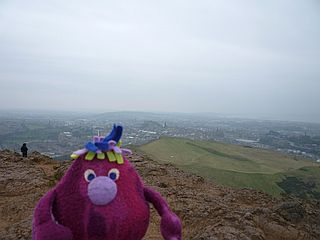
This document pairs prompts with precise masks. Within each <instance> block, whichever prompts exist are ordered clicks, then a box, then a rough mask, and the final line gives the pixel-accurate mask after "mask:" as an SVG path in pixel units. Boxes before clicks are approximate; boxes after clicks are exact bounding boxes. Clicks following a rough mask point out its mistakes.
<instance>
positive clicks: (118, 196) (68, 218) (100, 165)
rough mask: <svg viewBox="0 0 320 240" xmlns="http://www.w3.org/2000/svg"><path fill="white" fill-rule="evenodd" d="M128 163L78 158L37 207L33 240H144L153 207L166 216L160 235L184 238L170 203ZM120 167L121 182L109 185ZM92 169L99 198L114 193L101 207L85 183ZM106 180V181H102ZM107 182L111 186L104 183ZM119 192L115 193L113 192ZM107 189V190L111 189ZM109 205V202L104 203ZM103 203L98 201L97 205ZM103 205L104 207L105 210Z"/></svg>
mask: <svg viewBox="0 0 320 240" xmlns="http://www.w3.org/2000/svg"><path fill="white" fill-rule="evenodd" d="M124 161H125V162H124V164H117V163H110V162H109V161H108V160H99V159H96V158H94V159H93V160H92V161H87V160H84V155H82V156H80V157H79V158H78V159H76V160H75V161H74V162H73V164H72V165H71V167H70V168H69V170H68V171H67V173H66V174H65V176H64V177H63V178H62V179H61V181H60V182H59V184H58V185H57V186H56V187H55V188H54V189H52V190H51V191H49V192H48V193H47V194H46V195H45V196H44V197H42V198H41V199H40V201H39V203H38V205H37V206H36V208H35V211H34V218H33V231H32V234H33V240H54V239H57V240H111V239H112V240H140V239H142V238H143V236H144V235H145V233H146V231H147V228H148V225H149V214H150V213H149V204H148V202H151V203H152V204H153V205H154V206H155V208H156V210H157V211H158V213H159V215H160V216H161V226H160V230H161V233H162V235H163V238H164V239H166V240H180V239H181V222H180V219H179V218H178V217H177V216H176V215H175V214H174V213H173V212H171V210H170V209H169V207H168V205H167V203H166V201H165V200H164V199H163V198H162V197H161V195H160V194H159V193H157V192H155V191H154V190H152V189H150V188H147V187H144V185H143V183H142V181H141V179H140V177H139V175H138V174H137V172H136V171H135V169H134V168H133V167H132V165H131V164H130V163H129V161H128V160H127V159H125V158H124ZM113 168H116V169H118V170H119V172H120V177H119V179H117V180H116V181H114V183H115V184H116V185H114V184H113V183H112V184H109V183H110V181H109V180H110V178H108V179H106V178H104V177H108V172H109V170H110V169H113ZM87 169H91V170H93V171H94V172H95V174H96V179H101V181H100V180H99V181H100V182H99V181H98V180H97V181H95V182H96V183H95V184H96V186H97V187H96V188H94V189H93V190H92V191H93V192H94V194H98V195H97V196H98V200H99V199H100V195H99V191H100V189H102V190H101V191H104V189H105V188H104V186H105V185H104V184H106V186H107V185H108V184H109V185H110V186H111V187H112V188H110V189H111V190H110V191H111V192H108V189H107V190H106V192H104V193H102V196H103V194H111V195H112V196H111V197H109V198H107V200H106V201H104V202H103V201H102V203H100V204H102V205H97V202H95V203H96V204H94V203H93V202H92V200H94V198H93V197H91V196H90V197H91V198H90V197H89V196H88V186H89V184H91V183H92V184H93V180H92V182H88V181H86V179H85V172H86V170H87ZM98 177H101V178H98ZM105 180H107V181H105ZM109 185H108V186H109ZM114 187H116V192H115V190H114ZM106 188H107V187H106ZM105 202H108V203H107V204H105ZM98 203H99V201H98ZM103 204H104V205H103Z"/></svg>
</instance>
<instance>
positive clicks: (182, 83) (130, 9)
mask: <svg viewBox="0 0 320 240" xmlns="http://www.w3.org/2000/svg"><path fill="white" fill-rule="evenodd" d="M319 12H320V2H319V1H316V0H310V1H297V0H293V1H289V0H283V1H275V0H271V1H267V2H261V1H236V0H231V1H223V0H218V1H204V0H202V1H197V2H194V1H177V0H174V1H161V2H154V1H134V2H132V1H117V2H112V1H94V2H90V3H89V2H86V1H67V2H65V1H61V0H58V1H55V2H54V3H53V2H44V1H39V0H32V1H25V2H20V1H16V0H11V1H9V0H4V1H1V2H0V36H1V37H0V109H2V110H10V109H11V110H12V109H20V110H35V111H39V110H48V111H57V110H58V111H77V112H78V111H86V112H87V111H88V112H101V113H102V112H109V111H143V112H182V113H215V114H222V115H232V116H238V117H243V118H259V119H275V120H292V121H307V122H318V123H319V122H320V107H319V103H320V94H319V90H320V46H319V42H320V28H319V24H320V14H319Z"/></svg>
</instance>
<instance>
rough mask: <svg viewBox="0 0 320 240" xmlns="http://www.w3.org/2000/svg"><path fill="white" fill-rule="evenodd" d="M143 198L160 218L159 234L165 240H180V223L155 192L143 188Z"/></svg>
mask: <svg viewBox="0 0 320 240" xmlns="http://www.w3.org/2000/svg"><path fill="white" fill-rule="evenodd" d="M144 196H145V198H146V200H147V201H148V202H151V203H152V204H153V206H154V207H155V209H156V210H157V212H158V213H159V215H160V216H161V227H160V230H161V234H162V236H163V238H164V239H165V240H181V228H182V227H181V222H180V219H179V217H178V216H177V215H176V214H174V213H173V212H172V211H171V210H170V208H169V206H168V204H167V202H166V201H165V200H164V198H163V197H162V196H161V195H160V194H159V193H158V192H156V191H154V190H152V189H150V188H148V187H144Z"/></svg>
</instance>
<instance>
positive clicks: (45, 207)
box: [32, 191, 73, 240]
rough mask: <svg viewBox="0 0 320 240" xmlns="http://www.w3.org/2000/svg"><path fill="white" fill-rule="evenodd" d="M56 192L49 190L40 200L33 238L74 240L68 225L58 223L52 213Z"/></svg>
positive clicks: (36, 239)
mask: <svg viewBox="0 0 320 240" xmlns="http://www.w3.org/2000/svg"><path fill="white" fill-rule="evenodd" d="M54 199H55V192H54V191H50V192H48V193H47V194H46V195H45V196H44V197H43V198H41V200H40V201H39V203H38V205H37V207H36V209H35V211H34V216H33V223H32V225H33V226H32V239H33V240H72V238H73V236H72V232H71V231H70V229H68V228H67V227H64V226H62V225H60V224H58V223H57V222H56V221H55V219H54V216H53V215H52V205H53V202H54Z"/></svg>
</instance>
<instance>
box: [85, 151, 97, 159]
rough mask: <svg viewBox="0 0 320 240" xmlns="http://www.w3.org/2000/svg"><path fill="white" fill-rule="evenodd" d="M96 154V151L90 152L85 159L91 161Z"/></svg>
mask: <svg viewBox="0 0 320 240" xmlns="http://www.w3.org/2000/svg"><path fill="white" fill-rule="evenodd" d="M95 155H96V153H94V152H88V153H87V155H86V158H85V159H86V160H89V161H91V160H92V159H93V158H94V156H95Z"/></svg>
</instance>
